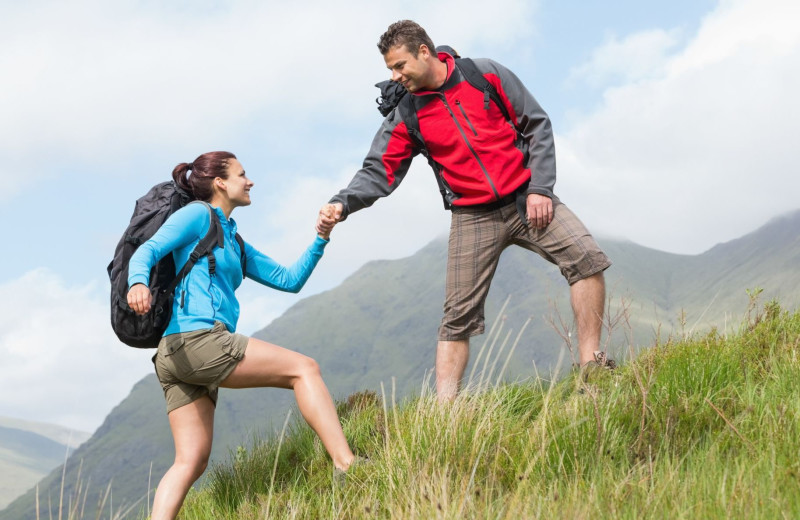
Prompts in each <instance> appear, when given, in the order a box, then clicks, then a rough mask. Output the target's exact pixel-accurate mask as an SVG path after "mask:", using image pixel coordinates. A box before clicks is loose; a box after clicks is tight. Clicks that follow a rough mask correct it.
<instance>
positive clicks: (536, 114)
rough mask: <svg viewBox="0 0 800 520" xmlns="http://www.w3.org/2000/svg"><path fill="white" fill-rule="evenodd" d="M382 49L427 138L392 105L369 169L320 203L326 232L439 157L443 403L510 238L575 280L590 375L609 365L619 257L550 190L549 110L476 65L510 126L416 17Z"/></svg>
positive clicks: (582, 352) (507, 76)
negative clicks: (445, 216)
mask: <svg viewBox="0 0 800 520" xmlns="http://www.w3.org/2000/svg"><path fill="white" fill-rule="evenodd" d="M378 48H379V49H380V51H381V54H383V58H384V61H385V62H386V66H387V67H388V68H389V70H390V71H391V72H392V80H393V81H395V82H397V83H400V84H402V85H403V86H404V87H405V88H406V90H407V91H408V92H409V93H410V94H411V96H409V95H408V94H407V95H406V96H405V97H408V98H409V100H410V103H411V106H412V107H413V111H414V113H416V116H417V120H418V129H419V133H420V134H421V137H422V140H423V141H424V142H423V143H420V140H419V139H415V138H414V136H415V135H416V134H415V133H414V131H411V132H410V129H409V123H407V121H406V120H404V118H403V116H402V114H401V110H400V109H399V108H398V109H395V110H394V111H393V112H391V113H390V114H389V115H388V116H387V117H386V119H385V120H384V122H383V125H382V126H381V128H380V130H379V131H378V133H377V134H376V136H375V139H374V140H373V143H372V147H371V149H370V151H369V154H368V155H367V157H366V159H365V161H364V166H363V167H362V169H361V170H359V171H358V172H357V173H356V175H355V177H353V180H352V181H351V182H350V184H349V185H348V187H347V188H345V189H343V190H341V191H340V192H339V193H338V194H337V195H335V196H334V197H333V198H332V199H331V200H330V202H329V203H328V204H326V205H325V206H323V207H322V209H321V210H320V214H319V216H318V218H317V231H318V232H320V233H327V232H329V231H330V230H331V228H332V227H333V226H334V225H335V224H336V222H339V221H341V220H344V219H345V218H346V217H347V216H348V215H349V214H350V213H353V212H354V211H358V210H360V209H362V208H366V207H368V206H371V205H372V204H373V203H374V202H375V201H376V200H377V199H378V198H379V197H384V196H387V195H389V194H390V193H392V192H393V191H394V190H395V188H397V186H398V185H399V184H400V182H401V181H402V179H403V178H404V176H405V175H406V173H407V171H408V168H409V165H410V163H411V159H412V158H413V157H414V156H415V155H417V154H418V153H420V152H421V151H424V152H425V153H426V154H428V156H429V158H430V159H432V160H433V161H434V163H435V164H434V165H435V169H436V170H437V175H438V180H439V185H440V188H441V190H442V193H443V196H444V199H445V206H446V207H448V208H449V209H451V210H452V221H451V227H450V240H449V246H448V260H447V276H446V283H445V287H446V297H445V304H444V318H443V319H442V323H441V326H440V328H439V337H438V340H439V341H438V345H437V350H436V390H437V396H438V399H439V401H441V402H445V401H451V400H452V399H453V398H455V396H456V394H457V393H458V391H459V386H460V382H461V378H462V376H463V374H464V370H465V368H466V365H467V361H468V359H469V338H470V337H471V336H475V335H478V334H481V333H483V332H484V310H483V309H484V302H485V300H486V295H487V293H488V291H489V285H490V283H491V279H492V277H493V275H494V271H495V268H496V267H497V263H498V260H499V258H500V253H501V252H502V251H503V249H505V248H506V247H507V246H509V245H511V244H516V245H519V246H522V247H524V248H526V249H529V250H531V251H534V252H536V253H538V254H539V255H541V256H542V257H544V258H545V259H546V260H548V261H550V262H552V263H554V264H556V265H558V266H559V268H560V269H561V273H562V274H563V275H564V277H565V278H566V279H567V281H568V282H569V284H570V298H571V302H572V308H573V311H574V313H575V318H576V322H577V327H578V340H579V341H578V343H579V345H578V350H579V356H580V360H579V362H580V365H581V367H583V370H587V369H589V368H595V367H598V366H605V367H611V366H612V363H613V362H612V361H611V360H606V359H605V356H604V354H603V353H602V352H600V351H599V347H600V332H601V326H602V316H603V311H604V308H603V307H604V303H605V282H604V278H603V271H604V270H605V269H607V268H608V267H609V266H610V265H611V262H610V261H609V260H608V258H607V257H606V255H605V254H604V253H603V252H602V251H601V250H600V248H599V247H598V245H597V243H596V242H595V240H594V239H593V238H592V236H591V235H590V234H589V232H588V231H587V230H586V228H585V227H584V226H583V224H582V223H581V222H580V221H579V220H578V219H577V217H575V215H574V214H573V213H572V212H571V211H570V210H569V209H568V208H567V207H566V206H565V205H564V204H563V203H561V201H560V200H559V199H558V198H557V197H556V196H555V194H554V193H553V186H554V185H555V181H556V167H555V148H554V143H553V132H552V127H551V125H550V120H549V119H548V117H547V114H545V112H544V111H543V110H542V108H541V107H540V106H539V104H538V103H537V102H536V100H535V99H534V98H533V96H532V95H531V94H530V92H528V90H527V89H526V88H525V86H524V85H523V84H522V83H521V82H520V80H519V79H518V78H517V77H516V76H515V75H514V74H513V73H512V72H511V71H509V70H508V69H506V68H505V67H503V66H502V65H500V64H498V63H496V62H494V61H491V60H487V59H476V60H473V61H474V63H475V65H476V66H477V68H478V71H479V72H480V74H482V75H483V77H484V78H486V80H488V81H489V83H491V84H492V86H493V87H494V88H495V89H496V91H497V93H498V94H499V99H500V101H501V102H502V103H503V104H504V105H505V108H506V112H507V113H508V116H509V119H510V121H507V120H506V117H505V115H504V114H503V111H502V110H501V108H500V107H499V106H498V105H497V104H496V103H495V102H489V96H488V94H485V93H484V92H483V91H480V90H478V89H477V88H476V87H474V86H473V85H472V84H470V83H469V82H468V81H467V77H466V75H465V72H464V71H462V66H459V67H456V62H455V59H454V57H453V56H452V55H450V54H448V53H446V52H438V53H437V52H436V51H435V47H434V45H433V42H432V41H431V39H430V37H429V36H428V35H427V33H426V32H425V30H424V29H423V28H422V27H420V26H419V25H418V24H416V23H415V22H412V21H410V20H402V21H399V22H397V23H394V24H392V25H391V26H389V29H388V30H387V31H386V33H384V34H383V36H381V38H380V41H379V43H378ZM509 123H510V124H509ZM412 126H413V124H412ZM410 133H411V135H410Z"/></svg>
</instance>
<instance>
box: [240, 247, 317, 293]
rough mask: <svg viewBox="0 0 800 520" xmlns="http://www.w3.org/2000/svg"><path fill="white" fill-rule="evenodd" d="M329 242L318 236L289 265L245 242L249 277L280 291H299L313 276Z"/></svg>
mask: <svg viewBox="0 0 800 520" xmlns="http://www.w3.org/2000/svg"><path fill="white" fill-rule="evenodd" d="M327 244H328V240H325V239H324V238H320V237H317V238H316V239H315V240H314V242H312V244H311V245H310V246H308V249H306V250H305V252H303V254H302V255H300V258H298V259H297V261H296V262H295V263H294V264H292V265H290V266H288V267H287V266H283V265H281V264H279V263H278V262H276V261H275V260H273V259H272V258H270V257H268V256H267V255H265V254H264V253H261V252H260V251H258V250H257V249H256V248H254V247H253V246H251V245H250V244H248V243H247V242H245V244H244V249H245V255H246V257H247V277H248V278H250V279H252V280H255V281H256V282H258V283H261V284H263V285H266V286H267V287H272V288H273V289H277V290H279V291H285V292H291V293H297V292H299V291H300V289H302V288H303V286H304V285H305V283H306V281H307V280H308V278H309V276H311V273H312V272H313V271H314V268H315V267H316V266H317V263H318V262H319V259H320V258H322V254H323V252H324V250H325V246H326V245H327Z"/></svg>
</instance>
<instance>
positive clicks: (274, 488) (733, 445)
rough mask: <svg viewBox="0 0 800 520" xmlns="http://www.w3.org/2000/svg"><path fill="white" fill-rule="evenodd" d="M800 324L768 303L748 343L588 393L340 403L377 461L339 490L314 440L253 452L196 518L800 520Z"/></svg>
mask: <svg viewBox="0 0 800 520" xmlns="http://www.w3.org/2000/svg"><path fill="white" fill-rule="evenodd" d="M799 349H800V314H798V313H794V314H790V313H787V312H785V311H782V310H781V309H780V308H779V307H778V305H777V304H775V303H770V304H768V305H766V306H765V308H764V310H763V311H761V312H758V311H755V312H753V313H752V314H751V319H750V321H749V322H747V323H745V324H744V326H743V328H742V330H741V331H740V333H738V334H736V335H731V336H723V335H720V334H718V333H715V332H712V333H709V334H703V335H696V336H694V337H692V338H690V339H688V340H686V341H680V342H677V341H675V342H668V343H663V344H660V345H658V346H655V347H654V348H652V349H649V350H647V351H646V352H644V353H643V354H642V355H641V356H639V357H638V358H637V359H636V360H635V361H634V362H631V363H629V364H628V365H626V366H624V367H622V368H620V369H618V370H617V371H615V372H612V373H607V374H605V375H604V377H600V378H598V379H595V380H593V381H591V382H590V383H589V384H584V383H582V382H581V381H580V379H579V378H577V377H575V375H571V376H569V377H567V378H565V379H564V380H562V381H560V382H559V383H557V384H555V385H552V386H549V385H547V384H546V382H544V381H543V380H533V381H529V382H526V383H518V384H511V385H499V386H495V385H494V384H492V385H489V387H488V388H483V389H480V388H478V389H475V390H474V391H472V392H469V393H467V394H466V395H464V396H462V397H461V398H460V399H459V400H457V402H456V403H455V404H454V405H452V406H444V407H441V406H437V405H436V404H435V402H434V400H433V398H432V397H431V396H430V395H423V396H421V397H419V398H414V399H409V400H406V401H405V402H403V403H400V404H399V405H397V406H395V405H394V404H393V403H392V399H391V393H390V392H389V389H386V390H387V392H385V393H383V394H381V395H374V394H360V395H353V396H351V397H350V398H349V399H348V401H347V402H346V403H343V404H342V405H341V411H342V415H343V422H344V425H345V432H346V434H347V436H348V437H349V438H350V439H351V440H352V443H353V445H354V446H355V449H356V451H357V452H359V453H361V454H363V455H367V456H369V457H370V460H371V463H369V464H366V465H362V466H360V467H357V468H356V469H355V470H354V471H353V473H352V474H351V475H350V476H349V477H348V480H347V482H346V483H345V484H344V485H343V486H341V487H339V486H336V485H335V483H334V482H333V481H332V478H331V464H330V462H329V460H328V459H327V457H326V456H325V454H324V452H323V450H322V448H321V446H320V444H319V442H318V441H317V440H316V439H315V437H314V436H313V435H312V434H311V433H310V432H309V430H308V428H307V427H305V426H303V425H300V424H298V423H295V425H294V426H293V427H292V428H290V429H289V431H288V432H287V435H286V437H285V438H283V439H282V441H279V440H278V439H273V440H270V441H267V442H265V443H262V444H257V445H255V446H253V447H250V449H249V450H247V451H244V450H242V451H240V452H239V454H238V455H237V456H236V457H234V459H233V460H231V461H229V462H228V463H226V464H221V465H217V466H216V467H215V468H214V469H213V471H212V472H211V473H210V474H209V476H208V477H207V481H206V487H205V489H204V490H203V491H200V492H197V493H194V494H192V495H190V497H189V499H188V501H187V504H186V506H185V509H184V511H183V514H182V516H181V518H183V519H185V520H191V519H196V520H201V519H203V520H204V519H207V518H217V519H231V520H233V519H236V520H240V519H251V518H252V519H256V518H265V517H268V518H398V519H400V518H402V519H414V518H420V519H423V518H424V519H427V518H459V519H460V518H509V519H518V518H707V519H713V518H719V519H727V518H747V519H759V518H763V519H772V518H798V517H799V516H800V462H798V458H797V448H798V446H800V400H798V399H797V395H798V393H799V392H800V361H799V360H798V350H799Z"/></svg>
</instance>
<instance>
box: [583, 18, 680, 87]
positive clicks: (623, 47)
mask: <svg viewBox="0 0 800 520" xmlns="http://www.w3.org/2000/svg"><path fill="white" fill-rule="evenodd" d="M679 39H680V32H679V31H677V30H670V31H668V30H664V29H654V30H650V31H645V32H640V33H636V34H632V35H630V36H627V37H625V38H624V39H623V40H622V41H620V40H619V39H618V38H617V37H616V36H613V37H611V38H610V39H609V41H607V42H606V43H605V44H604V45H603V46H601V47H599V48H597V49H595V50H594V52H592V56H591V59H590V60H589V61H587V62H586V63H583V64H581V65H578V66H577V67H574V68H573V69H572V71H571V72H570V77H569V79H568V81H569V82H571V83H575V82H579V81H586V82H588V83H589V84H590V85H592V86H595V87H598V86H602V85H604V84H606V83H608V82H617V83H626V82H635V81H638V80H641V79H646V78H649V77H652V76H654V75H658V74H661V73H663V68H664V66H665V64H666V63H667V59H668V56H669V52H670V51H671V50H672V49H673V48H674V47H675V46H676V45H677V44H678V42H679Z"/></svg>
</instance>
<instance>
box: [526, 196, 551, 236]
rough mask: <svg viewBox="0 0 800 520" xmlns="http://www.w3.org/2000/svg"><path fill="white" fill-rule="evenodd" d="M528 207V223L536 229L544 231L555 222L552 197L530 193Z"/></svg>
mask: <svg viewBox="0 0 800 520" xmlns="http://www.w3.org/2000/svg"><path fill="white" fill-rule="evenodd" d="M526 206H527V215H526V216H527V218H528V222H529V223H530V225H531V226H533V227H534V228H536V229H544V228H546V227H547V226H548V224H550V222H552V221H553V201H552V200H551V199H550V197H545V196H544V195H539V194H538V193H529V194H528V199H527V201H526Z"/></svg>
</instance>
